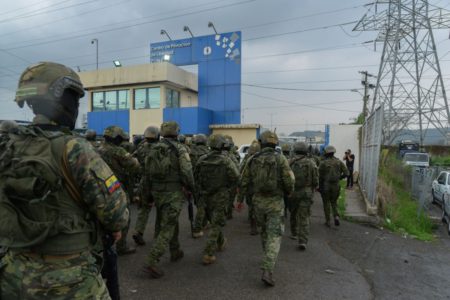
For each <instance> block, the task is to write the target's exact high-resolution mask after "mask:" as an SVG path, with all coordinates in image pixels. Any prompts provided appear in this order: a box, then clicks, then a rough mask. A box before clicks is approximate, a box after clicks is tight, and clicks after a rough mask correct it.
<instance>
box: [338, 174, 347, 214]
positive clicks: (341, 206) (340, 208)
mask: <svg viewBox="0 0 450 300" xmlns="http://www.w3.org/2000/svg"><path fill="white" fill-rule="evenodd" d="M340 185H341V191H340V192H339V198H338V203H337V205H338V212H339V215H340V216H341V217H343V218H345V207H346V205H345V187H346V186H347V183H346V181H344V180H341V182H340Z"/></svg>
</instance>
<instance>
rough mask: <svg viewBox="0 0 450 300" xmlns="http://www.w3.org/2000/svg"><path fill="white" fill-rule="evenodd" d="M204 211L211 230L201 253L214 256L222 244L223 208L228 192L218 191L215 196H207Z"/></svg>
mask: <svg viewBox="0 0 450 300" xmlns="http://www.w3.org/2000/svg"><path fill="white" fill-rule="evenodd" d="M205 198H206V201H205V202H206V211H207V214H208V216H210V218H211V230H210V231H209V235H208V240H207V241H206V247H205V250H204V251H203V253H204V254H205V255H214V253H216V251H217V249H218V247H219V246H221V245H223V243H224V236H223V232H222V228H223V227H225V207H226V205H227V203H228V199H229V194H228V190H224V191H219V192H217V193H215V194H211V195H207V196H205Z"/></svg>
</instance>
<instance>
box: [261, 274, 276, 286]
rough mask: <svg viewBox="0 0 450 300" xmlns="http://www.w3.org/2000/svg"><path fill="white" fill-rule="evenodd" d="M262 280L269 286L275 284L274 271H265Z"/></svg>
mask: <svg viewBox="0 0 450 300" xmlns="http://www.w3.org/2000/svg"><path fill="white" fill-rule="evenodd" d="M261 280H262V281H263V282H264V284H265V285H267V286H270V287H272V286H275V281H274V280H273V278H272V272H269V271H263V274H262V277H261Z"/></svg>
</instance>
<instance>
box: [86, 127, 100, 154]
mask: <svg viewBox="0 0 450 300" xmlns="http://www.w3.org/2000/svg"><path fill="white" fill-rule="evenodd" d="M84 136H85V138H86V140H87V141H89V143H90V144H91V145H92V147H93V148H94V149H96V150H97V149H98V147H100V143H99V142H98V141H97V132H95V130H92V129H89V130H87V131H86V134H85V135H84Z"/></svg>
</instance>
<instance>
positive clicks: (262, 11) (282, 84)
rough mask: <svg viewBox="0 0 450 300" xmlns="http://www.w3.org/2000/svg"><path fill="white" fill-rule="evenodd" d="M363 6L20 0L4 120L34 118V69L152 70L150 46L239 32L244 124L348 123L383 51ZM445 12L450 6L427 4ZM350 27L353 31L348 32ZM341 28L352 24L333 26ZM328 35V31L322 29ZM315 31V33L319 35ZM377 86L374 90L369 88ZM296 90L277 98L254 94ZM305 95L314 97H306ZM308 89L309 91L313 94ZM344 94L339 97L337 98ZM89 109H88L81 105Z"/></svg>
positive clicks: (349, 0) (5, 70) (447, 44)
mask: <svg viewBox="0 0 450 300" xmlns="http://www.w3.org/2000/svg"><path fill="white" fill-rule="evenodd" d="M368 2H372V1H368V0H367V1H363V0H340V1H336V0H301V1H299V0H277V1H275V0H220V1H217V0H191V1H180V0H178V1H171V0H165V1H149V0H108V1H106V0H53V1H43V0H39V1H36V0H16V1H3V2H2V9H1V12H0V119H22V120H23V119H25V120H31V118H32V114H31V112H30V111H29V110H28V109H19V108H18V107H17V105H16V104H15V103H14V102H13V99H14V93H15V89H16V86H17V80H18V77H19V75H20V73H21V72H22V71H23V70H24V69H25V67H26V66H27V65H29V64H30V63H35V62H38V61H56V62H60V63H63V64H66V65H69V66H71V67H73V68H74V69H75V70H76V69H77V67H79V68H80V69H81V70H92V69H95V63H96V58H95V46H94V45H92V44H91V40H92V39H93V38H97V39H98V40H99V65H100V68H110V67H112V61H113V60H114V59H119V60H120V61H121V62H122V64H123V65H132V64H142V63H147V62H149V60H150V58H149V54H150V49H149V44H150V42H158V41H163V40H165V37H163V36H161V35H160V30H161V29H165V30H166V31H167V32H168V33H169V34H170V35H171V37H172V38H173V39H179V38H185V37H187V34H186V33H185V32H183V30H182V28H183V26H184V25H188V26H189V27H190V29H191V30H192V32H193V33H194V35H197V36H198V35H207V34H212V33H213V31H212V29H210V28H208V27H207V24H208V21H212V22H213V23H214V25H215V26H216V29H217V30H218V31H219V32H229V31H237V30H241V31H242V35H243V40H244V42H243V46H242V64H243V65H242V72H243V79H242V82H243V84H244V85H243V86H242V111H243V119H242V122H243V123H260V124H262V125H263V126H265V127H270V125H271V124H272V127H276V128H277V131H278V132H282V133H290V132H292V131H295V130H305V129H314V130H317V129H319V130H323V128H324V124H337V123H342V122H344V123H346V122H350V120H351V119H352V118H355V117H356V116H357V115H358V114H359V112H360V111H361V110H362V96H361V95H360V94H359V93H357V92H352V91H351V90H352V89H360V88H362V86H361V75H360V74H358V71H362V70H367V71H369V72H371V73H372V74H374V75H376V73H377V71H378V67H377V66H378V64H379V61H380V56H381V53H380V51H381V49H382V47H381V45H378V46H377V47H376V51H375V49H374V45H373V44H372V43H365V42H367V41H371V40H373V39H374V38H375V37H376V32H362V33H361V32H352V28H353V26H354V24H350V23H351V22H355V21H358V20H359V19H360V18H361V17H362V16H363V15H364V13H365V12H366V11H367V9H368V6H364V5H365V4H367V3H368ZM430 2H431V3H434V4H436V5H440V6H444V7H447V8H449V7H450V4H449V3H448V0H434V1H430ZM347 23H349V24H347ZM338 24H347V25H342V26H337V25H338ZM319 27H323V29H318V28H319ZM314 28H316V30H313V29H314ZM448 37H449V32H448V30H439V31H435V39H436V43H437V47H438V54H439V56H440V57H442V60H443V61H442V62H441V67H442V72H443V75H444V77H446V79H445V83H446V85H447V90H448V87H449V86H450V81H449V80H448V79H449V78H450V61H446V60H450V52H449V51H450V41H449V39H448ZM373 83H375V82H373ZM245 84H257V85H263V86H267V87H271V88H273V87H277V88H290V89H294V90H276V89H268V88H261V87H251V86H247V85H245ZM302 89H307V90H310V91H304V90H303V91H302ZM311 90H312V91H311ZM341 90H342V91H341ZM84 106H85V105H84Z"/></svg>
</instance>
